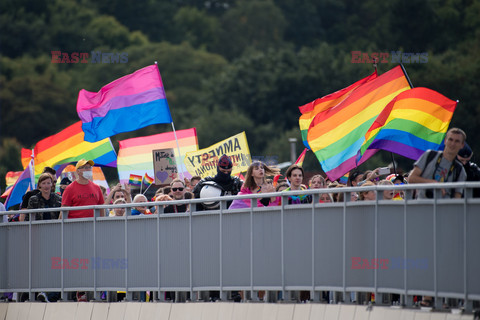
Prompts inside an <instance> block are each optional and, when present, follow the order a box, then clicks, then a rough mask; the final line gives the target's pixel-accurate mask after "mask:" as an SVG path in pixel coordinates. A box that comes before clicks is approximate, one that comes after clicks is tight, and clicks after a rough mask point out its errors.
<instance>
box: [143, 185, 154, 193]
mask: <svg viewBox="0 0 480 320" xmlns="http://www.w3.org/2000/svg"><path fill="white" fill-rule="evenodd" d="M152 184H153V183H150V185H149V186H148V187H147V189H145V191H143V193H142V192H140V193H142V194H145V192H147V191H148V189H150V187H151V186H152Z"/></svg>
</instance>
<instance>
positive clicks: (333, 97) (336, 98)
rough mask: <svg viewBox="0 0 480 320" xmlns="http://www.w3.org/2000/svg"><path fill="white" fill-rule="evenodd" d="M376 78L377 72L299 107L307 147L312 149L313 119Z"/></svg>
mask: <svg viewBox="0 0 480 320" xmlns="http://www.w3.org/2000/svg"><path fill="white" fill-rule="evenodd" d="M376 77H377V72H376V71H375V72H374V73H372V74H371V75H369V76H368V77H366V78H363V79H361V80H359V81H357V82H355V83H354V84H352V85H350V86H348V87H346V88H343V89H341V90H338V91H337V92H334V93H331V94H329V95H326V96H324V97H322V98H319V99H315V100H314V101H312V102H310V103H307V104H305V105H303V106H301V107H299V109H300V112H301V113H302V115H301V116H300V119H299V125H300V132H301V134H302V140H303V144H304V145H305V147H307V148H308V149H310V146H309V145H308V142H307V136H308V129H309V128H310V125H311V123H312V121H313V118H315V116H316V115H317V114H319V113H320V112H322V111H325V110H328V109H330V108H333V107H335V106H336V105H337V104H339V103H340V102H342V101H343V100H345V99H346V98H347V97H348V96H349V95H350V94H351V93H352V91H353V90H355V89H356V88H358V87H359V86H361V85H362V84H364V83H367V82H368V81H371V80H373V79H375V78H376Z"/></svg>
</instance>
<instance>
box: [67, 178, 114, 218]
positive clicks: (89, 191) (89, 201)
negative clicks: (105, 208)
mask: <svg viewBox="0 0 480 320" xmlns="http://www.w3.org/2000/svg"><path fill="white" fill-rule="evenodd" d="M104 201H105V200H104V199H103V193H102V190H101V189H100V187H99V186H98V185H96V184H95V183H93V182H91V181H88V184H80V183H78V182H77V181H74V182H72V183H71V184H69V185H68V186H67V187H66V188H65V191H64V192H63V196H62V206H64V207H80V206H91V205H102V204H104ZM89 217H93V209H87V210H75V211H70V212H69V213H68V218H69V219H75V218H89Z"/></svg>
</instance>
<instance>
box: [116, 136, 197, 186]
mask: <svg viewBox="0 0 480 320" xmlns="http://www.w3.org/2000/svg"><path fill="white" fill-rule="evenodd" d="M176 133H177V138H178V144H179V145H180V152H181V156H180V155H179V154H178V149H177V143H176V142H175V136H174V134H173V132H165V133H160V134H156V135H152V136H146V137H138V138H132V139H127V140H122V141H119V146H120V148H119V150H118V161H117V164H118V167H117V169H118V177H119V180H120V182H121V183H124V182H128V180H129V176H130V174H131V173H132V174H135V175H139V176H140V177H142V175H144V174H145V173H147V174H148V175H149V176H150V177H154V176H155V173H154V172H153V152H152V151H153V150H159V149H169V148H172V149H173V151H174V153H175V157H177V159H179V158H180V160H179V161H177V168H178V170H179V171H180V172H183V175H184V176H185V177H187V178H190V177H191V175H190V174H189V173H188V171H187V169H186V167H185V165H184V162H183V159H184V158H185V154H186V153H187V152H191V151H197V150H198V140H197V131H196V130H195V128H191V129H185V130H177V131H176Z"/></svg>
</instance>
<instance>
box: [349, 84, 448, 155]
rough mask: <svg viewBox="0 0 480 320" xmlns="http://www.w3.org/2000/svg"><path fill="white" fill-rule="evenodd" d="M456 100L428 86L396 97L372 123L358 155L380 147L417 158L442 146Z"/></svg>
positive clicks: (371, 152) (368, 153)
mask: <svg viewBox="0 0 480 320" xmlns="http://www.w3.org/2000/svg"><path fill="white" fill-rule="evenodd" d="M456 105H457V103H456V102H455V101H452V100H450V99H448V98H447V97H445V96H443V95H441V94H440V93H438V92H436V91H433V90H430V89H427V88H414V89H411V90H407V91H404V92H402V93H400V94H399V95H398V96H396V97H395V99H393V100H392V101H391V102H390V103H389V104H388V105H387V106H386V107H385V109H383V111H382V112H381V113H380V115H379V116H378V117H377V119H376V120H375V122H374V123H373V124H372V126H371V127H370V129H369V130H368V132H367V134H366V135H365V142H364V143H363V145H362V148H361V150H359V152H358V156H359V157H358V158H357V160H359V158H361V159H362V160H363V161H365V160H366V159H368V158H370V157H371V156H372V155H373V154H374V153H375V152H376V151H377V150H379V149H381V150H386V151H390V152H394V153H397V154H399V155H402V156H404V157H407V158H410V159H414V160H417V159H418V158H419V157H420V156H421V155H422V154H423V153H424V152H425V151H427V150H428V149H432V150H439V149H440V148H441V146H442V142H443V139H444V136H445V133H446V132H447V129H448V126H449V124H450V120H452V115H453V112H454V111H455V107H456Z"/></svg>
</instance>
